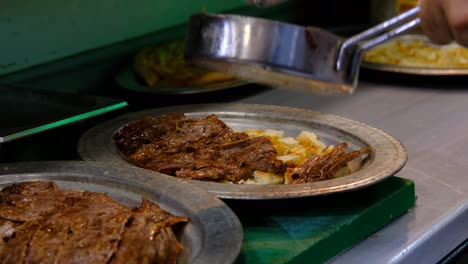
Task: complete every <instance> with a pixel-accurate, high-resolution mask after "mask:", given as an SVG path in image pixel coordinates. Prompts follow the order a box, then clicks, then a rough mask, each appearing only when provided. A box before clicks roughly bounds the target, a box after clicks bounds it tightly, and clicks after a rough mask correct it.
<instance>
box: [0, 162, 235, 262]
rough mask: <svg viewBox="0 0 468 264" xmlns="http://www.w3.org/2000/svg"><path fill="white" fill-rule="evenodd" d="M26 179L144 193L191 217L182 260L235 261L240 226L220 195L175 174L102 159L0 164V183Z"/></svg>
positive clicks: (127, 197) (123, 196) (135, 198)
mask: <svg viewBox="0 0 468 264" xmlns="http://www.w3.org/2000/svg"><path fill="white" fill-rule="evenodd" d="M25 181H54V182H55V183H57V184H58V185H59V187H60V188H62V189H74V190H88V191H93V192H100V193H106V194H107V195H108V196H110V197H112V198H113V199H115V200H117V201H119V202H121V203H123V204H125V205H127V206H138V205H139V204H140V202H141V196H142V195H143V196H145V197H147V198H148V199H150V200H152V201H153V202H155V203H157V204H158V205H160V206H161V208H163V209H165V210H167V211H169V212H170V213H172V214H175V215H183V216H187V217H188V218H189V223H188V224H187V225H186V226H185V227H184V229H183V231H182V234H181V242H182V244H183V245H184V250H183V251H182V254H181V255H180V257H179V261H178V263H200V264H204V263H233V262H234V261H235V259H236V258H237V256H238V254H239V252H240V248H241V245H242V238H243V231H242V226H241V224H240V222H239V220H238V218H237V217H236V215H235V214H234V213H233V212H232V210H231V209H230V208H229V207H228V206H227V205H225V204H224V203H223V202H222V201H221V200H219V199H218V198H216V197H214V196H212V195H210V194H209V193H208V192H206V191H205V190H203V189H201V188H198V187H196V186H193V185H191V184H188V182H185V181H180V180H179V179H177V178H174V177H153V174H152V173H149V172H148V171H147V170H143V169H138V168H132V169H129V168H124V167H115V166H112V165H109V164H105V163H99V162H84V161H66V162H62V161H60V162H28V163H10V164H2V165H0V188H1V187H4V186H6V185H9V184H12V183H18V182H25Z"/></svg>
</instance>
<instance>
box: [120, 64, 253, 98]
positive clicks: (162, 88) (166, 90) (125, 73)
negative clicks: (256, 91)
mask: <svg viewBox="0 0 468 264" xmlns="http://www.w3.org/2000/svg"><path fill="white" fill-rule="evenodd" d="M115 80H116V82H117V84H118V85H119V86H120V87H121V88H123V89H125V90H129V91H133V92H139V93H147V94H196V93H206V92H213V91H219V90H225V89H229V88H234V87H238V86H241V85H245V84H247V83H248V82H247V81H242V80H229V81H224V82H217V83H212V84H207V85H198V86H173V85H168V84H164V83H161V84H157V85H156V86H154V87H150V86H147V85H145V84H144V83H143V81H141V80H140V78H139V76H137V75H136V74H135V72H134V70H133V68H132V67H130V66H129V67H126V68H124V69H123V70H121V71H120V72H119V73H118V74H117V75H116V77H115Z"/></svg>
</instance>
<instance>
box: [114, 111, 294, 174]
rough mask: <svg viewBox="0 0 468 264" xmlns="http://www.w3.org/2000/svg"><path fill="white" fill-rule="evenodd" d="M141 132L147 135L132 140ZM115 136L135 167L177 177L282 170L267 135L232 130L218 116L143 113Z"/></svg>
mask: <svg viewBox="0 0 468 264" xmlns="http://www.w3.org/2000/svg"><path fill="white" fill-rule="evenodd" d="M155 120H159V121H155ZM145 122H146V128H143V127H145V125H144V123H145ZM161 127H164V128H161ZM148 129H154V130H155V131H156V132H148ZM141 131H145V132H144V133H142V132H141ZM142 134H145V135H149V134H151V136H145V137H144V138H145V141H141V140H140V141H138V142H140V143H141V144H137V143H135V142H136V141H135V139H141V138H142V136H141V135H142ZM114 140H115V142H116V145H117V147H118V148H119V149H120V150H121V151H122V152H123V153H124V154H126V155H127V156H128V157H129V158H130V159H131V160H132V162H133V163H135V164H137V165H138V166H141V167H143V168H146V169H150V170H154V171H157V172H162V173H165V174H169V175H173V176H177V177H181V178H189V179H195V180H208V181H225V180H228V181H233V182H238V181H240V180H245V179H247V178H249V177H251V176H252V173H253V171H254V170H261V171H265V172H271V173H274V174H282V173H284V172H285V170H286V166H285V165H283V163H282V162H281V161H279V160H277V159H276V156H277V153H276V150H275V148H274V147H273V145H272V144H271V142H270V141H269V140H268V139H266V138H265V137H258V138H249V136H248V135H247V134H246V133H239V132H234V131H233V130H232V129H231V128H229V127H228V126H227V125H226V124H225V123H224V122H223V121H221V120H220V119H219V118H218V117H217V116H216V115H209V116H206V117H203V118H199V119H193V118H188V117H185V116H184V115H183V114H171V115H165V116H152V117H145V118H143V119H142V120H139V121H135V122H133V123H130V124H128V125H127V126H125V127H123V128H122V130H121V131H120V132H118V133H117V134H116V135H115V136H114Z"/></svg>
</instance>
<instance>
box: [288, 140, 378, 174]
mask: <svg viewBox="0 0 468 264" xmlns="http://www.w3.org/2000/svg"><path fill="white" fill-rule="evenodd" d="M347 147H348V143H346V142H343V143H340V144H338V145H337V146H335V147H334V148H333V149H332V150H331V151H330V152H328V153H325V154H323V155H315V156H313V157H310V158H309V159H308V160H307V161H306V162H304V164H302V166H300V167H297V168H294V170H293V171H292V173H291V175H290V178H291V180H292V182H291V183H308V182H314V181H323V180H328V179H330V178H332V177H333V175H334V174H335V173H336V172H337V171H338V170H339V169H340V168H341V167H343V166H344V165H346V163H347V162H349V161H351V160H353V159H355V158H358V157H360V156H362V155H364V154H366V153H370V152H371V148H364V149H361V150H358V151H353V152H350V153H346V148H347Z"/></svg>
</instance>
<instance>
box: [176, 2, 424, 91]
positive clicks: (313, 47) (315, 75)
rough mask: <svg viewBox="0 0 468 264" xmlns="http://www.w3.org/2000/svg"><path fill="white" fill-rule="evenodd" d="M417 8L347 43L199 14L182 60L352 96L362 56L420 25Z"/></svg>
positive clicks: (294, 28)
mask: <svg viewBox="0 0 468 264" xmlns="http://www.w3.org/2000/svg"><path fill="white" fill-rule="evenodd" d="M418 12H419V8H418V7H416V8H414V9H412V10H409V11H407V12H405V13H403V14H401V15H399V16H397V17H395V18H392V19H390V20H388V21H385V22H383V23H381V24H379V25H377V26H375V27H373V28H371V29H369V30H366V31H364V32H362V33H360V34H358V35H355V36H353V37H351V38H349V39H343V38H341V37H339V36H336V35H334V34H332V33H330V32H327V31H325V30H323V29H320V28H314V27H302V26H298V25H293V24H288V23H281V22H278V21H272V20H266V19H261V18H255V17H247V16H239V15H221V14H197V15H193V16H191V18H190V23H189V29H188V34H187V39H186V45H185V51H184V55H185V57H186V59H187V60H188V61H191V62H193V63H195V64H197V65H199V66H201V67H206V68H210V69H214V70H217V71H224V72H227V73H230V74H232V75H234V76H237V77H239V78H240V79H245V80H250V81H254V82H259V83H263V84H266V85H270V86H275V87H284V88H292V89H305V90H307V91H310V92H314V93H318V94H351V93H352V92H353V91H354V89H355V87H356V85H357V79H358V74H359V64H360V62H361V60H362V55H363V52H364V51H366V50H368V49H370V48H372V47H373V46H375V45H377V44H379V43H382V42H384V41H386V40H388V39H391V38H394V37H396V36H399V35H401V34H403V33H405V32H407V31H409V30H411V29H413V28H415V27H417V26H418V25H419V23H420V20H419V18H417V14H418Z"/></svg>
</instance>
